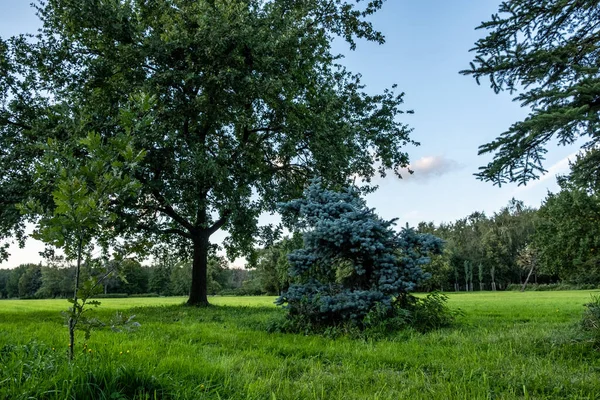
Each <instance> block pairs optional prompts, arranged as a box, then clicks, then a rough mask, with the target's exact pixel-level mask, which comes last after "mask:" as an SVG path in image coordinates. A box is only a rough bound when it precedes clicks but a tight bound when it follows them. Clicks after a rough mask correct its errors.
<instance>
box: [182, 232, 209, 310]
mask: <svg viewBox="0 0 600 400" xmlns="http://www.w3.org/2000/svg"><path fill="white" fill-rule="evenodd" d="M192 243H193V246H194V254H193V261H192V287H191V288H190V298H189V299H188V301H187V304H188V305H190V306H208V305H209V303H208V297H207V295H208V293H207V292H208V290H207V288H208V285H207V270H208V248H209V244H210V243H209V241H208V235H207V234H205V233H201V234H199V235H197V236H195V237H194V238H193V239H192Z"/></svg>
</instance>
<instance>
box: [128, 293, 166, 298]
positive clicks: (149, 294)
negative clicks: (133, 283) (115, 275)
mask: <svg viewBox="0 0 600 400" xmlns="http://www.w3.org/2000/svg"><path fill="white" fill-rule="evenodd" d="M129 297H160V295H159V294H158V293H137V294H130V295H129Z"/></svg>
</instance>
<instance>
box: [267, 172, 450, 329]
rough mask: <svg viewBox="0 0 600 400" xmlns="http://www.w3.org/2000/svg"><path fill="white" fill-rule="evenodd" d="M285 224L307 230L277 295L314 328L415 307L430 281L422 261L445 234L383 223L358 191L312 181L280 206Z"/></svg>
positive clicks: (297, 317) (292, 316)
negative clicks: (416, 294) (415, 294)
mask: <svg viewBox="0 0 600 400" xmlns="http://www.w3.org/2000/svg"><path fill="white" fill-rule="evenodd" d="M281 210H282V215H283V216H284V221H285V222H287V224H288V225H291V226H293V227H295V228H296V229H299V230H300V231H301V232H303V234H304V248H302V249H300V250H296V251H294V252H292V253H290V254H289V256H288V258H289V261H290V265H291V267H290V275H291V276H292V278H293V279H294V281H295V282H296V283H295V284H292V285H291V286H290V287H289V289H288V290H287V291H286V292H285V293H283V295H282V296H281V297H279V298H278V299H277V304H279V305H283V306H285V307H286V308H287V310H288V318H290V319H292V320H297V321H303V323H308V324H310V325H311V326H332V325H337V324H340V323H346V322H350V323H353V324H355V325H356V326H359V327H360V326H364V322H365V321H370V320H372V317H373V315H377V316H379V317H385V316H386V315H387V316H392V315H397V313H394V309H396V308H402V307H403V305H409V304H412V305H414V304H415V301H414V298H412V299H409V298H408V297H407V296H408V293H409V292H411V291H413V290H414V289H415V287H416V286H417V285H418V284H419V283H420V282H422V281H423V280H425V279H428V277H429V276H428V274H426V273H424V272H423V270H422V269H421V266H422V265H424V264H426V263H428V262H429V261H430V259H429V255H431V254H439V253H441V251H442V246H443V242H442V240H441V239H439V238H437V237H435V236H432V235H430V234H418V233H416V232H415V231H414V230H413V229H410V228H404V229H402V230H401V231H400V232H399V233H398V232H396V231H395V230H394V229H393V227H394V225H395V220H391V221H385V220H383V219H381V218H380V217H379V216H377V214H375V212H374V210H373V209H369V208H367V205H366V203H365V201H364V200H363V199H362V198H361V196H360V192H359V190H358V189H356V188H354V187H347V188H345V189H344V190H343V191H341V192H336V191H332V190H327V189H325V188H323V186H322V184H321V182H320V181H319V180H315V181H313V182H312V184H311V186H309V187H308V188H307V189H306V190H305V192H304V197H303V198H301V199H297V200H293V201H290V202H288V203H285V204H282V205H281Z"/></svg>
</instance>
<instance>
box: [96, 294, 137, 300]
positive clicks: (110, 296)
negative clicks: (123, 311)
mask: <svg viewBox="0 0 600 400" xmlns="http://www.w3.org/2000/svg"><path fill="white" fill-rule="evenodd" d="M125 297H129V295H128V294H127V293H100V294H96V295H94V297H93V298H95V299H122V298H125Z"/></svg>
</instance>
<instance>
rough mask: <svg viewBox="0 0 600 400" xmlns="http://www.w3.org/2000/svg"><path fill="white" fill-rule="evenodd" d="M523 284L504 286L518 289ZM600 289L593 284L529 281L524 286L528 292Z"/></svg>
mask: <svg viewBox="0 0 600 400" xmlns="http://www.w3.org/2000/svg"><path fill="white" fill-rule="evenodd" d="M522 287H523V285H521V284H517V283H511V284H510V285H508V286H507V287H506V290H510V291H515V292H516V291H520V290H521V288H522ZM594 289H600V286H599V285H594V284H573V283H562V282H561V283H544V284H537V283H530V284H528V285H527V287H526V288H525V291H530V292H544V291H558V290H594Z"/></svg>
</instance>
